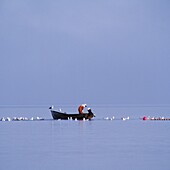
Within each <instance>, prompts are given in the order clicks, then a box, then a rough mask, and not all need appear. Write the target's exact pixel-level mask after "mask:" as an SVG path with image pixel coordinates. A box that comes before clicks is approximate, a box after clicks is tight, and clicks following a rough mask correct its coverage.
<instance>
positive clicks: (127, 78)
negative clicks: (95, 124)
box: [0, 0, 170, 105]
mask: <svg viewBox="0 0 170 170" xmlns="http://www.w3.org/2000/svg"><path fill="white" fill-rule="evenodd" d="M79 103H88V104H170V1H169V0H128V1H127V0H98V1H97V0H86V1H80V0H79V1H78V0H57V1H55V0H37V1H33V0H24V1H23V0H15V1H13V0H1V1H0V105H15V104H17V105H23V104H24V105H44V104H79Z"/></svg>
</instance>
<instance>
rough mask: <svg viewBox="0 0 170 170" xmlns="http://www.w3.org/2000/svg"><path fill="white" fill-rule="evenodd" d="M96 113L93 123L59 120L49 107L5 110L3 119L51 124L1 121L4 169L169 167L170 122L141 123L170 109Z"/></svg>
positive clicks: (1, 111) (0, 155) (0, 154)
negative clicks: (16, 117)
mask: <svg viewBox="0 0 170 170" xmlns="http://www.w3.org/2000/svg"><path fill="white" fill-rule="evenodd" d="M66 110H69V108H66ZM72 110H73V109H72ZM70 111H71V109H70ZM94 111H95V113H96V115H97V117H96V118H95V119H94V120H92V121H71V120H66V121H64V120H61V121H57V120H52V118H51V115H50V112H49V111H48V109H46V108H3V109H2V108H1V109H0V117H7V116H9V117H13V116H25V117H37V116H39V117H43V118H45V120H42V121H11V122H0V139H1V140H0V163H1V168H0V169H2V170H6V169H30V170H32V169H36V170H37V169H40V170H42V169H44V170H46V169H74V170H75V169H77V170H79V169H84V170H87V169H101V170H103V169H142V170H143V169H154V170H155V169H163V170H164V169H165V170H166V169H167V170H168V169H169V157H170V134H169V133H168V130H169V128H170V121H163V122H162V121H142V120H140V119H139V117H142V116H144V115H150V116H152V115H153V116H164V117H170V115H169V113H170V109H169V108H168V107H167V108H158V107H156V108H151V107H148V108H145V107H144V108H142V107H140V108H136V107H135V108H132V107H130V108H98V107H96V108H94ZM111 116H115V118H116V119H115V120H112V121H108V120H104V119H103V118H104V117H111ZM127 116H129V117H130V119H129V120H126V121H122V120H121V117H127Z"/></svg>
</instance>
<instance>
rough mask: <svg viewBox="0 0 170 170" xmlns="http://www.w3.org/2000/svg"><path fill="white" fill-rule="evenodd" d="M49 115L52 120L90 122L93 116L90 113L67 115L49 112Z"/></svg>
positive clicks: (53, 111)
mask: <svg viewBox="0 0 170 170" xmlns="http://www.w3.org/2000/svg"><path fill="white" fill-rule="evenodd" d="M51 114H52V117H53V119H61V120H68V119H73V120H84V119H89V120H91V119H92V118H93V117H94V114H93V113H92V112H89V113H84V114H67V113H63V112H59V111H55V110H51Z"/></svg>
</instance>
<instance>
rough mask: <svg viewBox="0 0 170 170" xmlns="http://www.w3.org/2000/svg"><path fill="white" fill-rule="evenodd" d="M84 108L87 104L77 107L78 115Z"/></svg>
mask: <svg viewBox="0 0 170 170" xmlns="http://www.w3.org/2000/svg"><path fill="white" fill-rule="evenodd" d="M85 107H87V104H82V105H80V106H79V107H78V111H79V114H83V110H84V108H85Z"/></svg>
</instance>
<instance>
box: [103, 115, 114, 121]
mask: <svg viewBox="0 0 170 170" xmlns="http://www.w3.org/2000/svg"><path fill="white" fill-rule="evenodd" d="M103 119H104V120H114V119H115V117H114V116H112V117H104V118H103Z"/></svg>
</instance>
